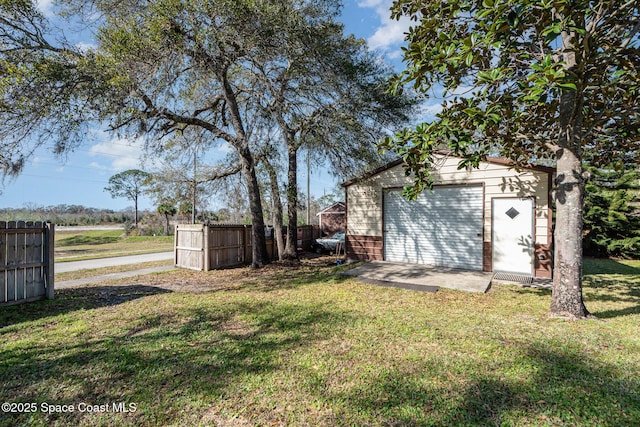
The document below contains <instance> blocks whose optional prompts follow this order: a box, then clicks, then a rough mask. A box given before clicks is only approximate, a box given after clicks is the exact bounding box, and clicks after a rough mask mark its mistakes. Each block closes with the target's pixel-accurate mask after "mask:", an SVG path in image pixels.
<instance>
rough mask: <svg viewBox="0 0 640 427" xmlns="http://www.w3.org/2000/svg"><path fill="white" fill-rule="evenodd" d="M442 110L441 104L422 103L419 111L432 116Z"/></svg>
mask: <svg viewBox="0 0 640 427" xmlns="http://www.w3.org/2000/svg"><path fill="white" fill-rule="evenodd" d="M441 111H442V104H440V103H439V104H424V105H422V106H421V107H420V113H421V114H422V115H423V116H426V117H430V118H434V117H435V116H436V114H438V113H439V112H441Z"/></svg>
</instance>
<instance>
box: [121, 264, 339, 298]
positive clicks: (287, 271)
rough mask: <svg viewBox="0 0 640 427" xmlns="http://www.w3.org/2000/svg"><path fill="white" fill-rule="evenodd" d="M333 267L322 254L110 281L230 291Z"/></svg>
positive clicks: (273, 283)
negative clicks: (251, 264) (293, 259)
mask: <svg viewBox="0 0 640 427" xmlns="http://www.w3.org/2000/svg"><path fill="white" fill-rule="evenodd" d="M335 266H336V259H335V257H332V256H321V257H310V258H302V259H301V260H300V261H299V262H291V261H286V262H274V263H271V264H269V265H266V266H264V267H262V268H258V269H253V268H251V267H249V266H244V267H236V268H227V269H219V270H212V271H194V270H185V269H178V270H172V271H168V272H163V273H160V274H152V275H146V276H138V277H136V278H133V279H131V278H129V279H121V280H114V281H110V282H109V283H113V284H131V282H132V280H134V281H136V282H137V283H143V284H145V285H149V286H155V287H158V288H161V289H165V290H168V291H172V292H187V293H194V292H211V291H222V290H233V289H239V288H243V287H246V286H256V287H264V288H268V287H270V286H273V287H275V286H276V285H277V284H279V283H282V281H283V280H285V279H291V278H292V277H294V276H295V277H296V278H298V279H300V280H301V281H304V280H305V279H309V280H312V279H313V278H316V279H317V276H318V275H319V274H320V275H321V274H327V273H329V272H330V271H331V270H332V269H333V268H335ZM143 278H144V279H143ZM141 279H143V280H141Z"/></svg>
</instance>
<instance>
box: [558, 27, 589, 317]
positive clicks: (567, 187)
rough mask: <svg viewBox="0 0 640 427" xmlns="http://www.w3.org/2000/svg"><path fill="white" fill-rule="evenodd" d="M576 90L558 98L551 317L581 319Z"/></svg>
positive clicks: (569, 62)
mask: <svg viewBox="0 0 640 427" xmlns="http://www.w3.org/2000/svg"><path fill="white" fill-rule="evenodd" d="M563 47H564V51H565V53H564V61H565V63H566V67H567V69H571V68H573V67H575V65H576V55H575V52H574V51H573V45H572V35H571V34H568V33H565V34H563ZM577 92H578V91H577V90H570V89H564V90H562V94H561V97H560V117H559V119H560V135H559V138H558V147H559V149H558V151H557V153H556V157H557V176H556V189H555V202H556V224H555V234H554V245H555V258H554V276H553V292H552V295H551V315H552V316H554V317H568V318H584V317H587V316H589V312H588V311H587V309H586V307H585V305H584V301H583V299H582V225H583V224H582V211H583V201H584V178H583V175H582V148H581V142H582V141H581V134H582V102H581V97H580V96H578V93H577Z"/></svg>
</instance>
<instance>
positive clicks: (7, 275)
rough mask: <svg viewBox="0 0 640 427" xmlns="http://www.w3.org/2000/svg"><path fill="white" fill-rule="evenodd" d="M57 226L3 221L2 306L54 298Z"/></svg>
mask: <svg viewBox="0 0 640 427" xmlns="http://www.w3.org/2000/svg"><path fill="white" fill-rule="evenodd" d="M54 235H55V226H54V225H53V224H50V223H42V222H23V221H9V222H4V221H0V306H5V305H13V304H20V303H23V302H29V301H35V300H39V299H42V298H50V299H51V298H53V295H54V283H53V273H54V271H53V261H54V260H53V249H54V243H53V239H54Z"/></svg>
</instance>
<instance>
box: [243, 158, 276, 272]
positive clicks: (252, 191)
mask: <svg viewBox="0 0 640 427" xmlns="http://www.w3.org/2000/svg"><path fill="white" fill-rule="evenodd" d="M238 152H239V154H240V158H241V160H242V170H243V173H244V177H245V181H246V184H247V191H248V192H249V210H250V211H251V241H252V245H251V254H252V261H251V267H253V268H260V267H262V266H264V265H265V264H268V263H269V261H270V260H269V254H268V253H267V240H266V237H265V235H264V217H263V214H262V201H261V198H260V187H259V186H258V178H257V176H256V169H255V164H254V162H253V156H252V155H251V152H250V151H249V148H248V147H247V148H245V149H244V150H238Z"/></svg>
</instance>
